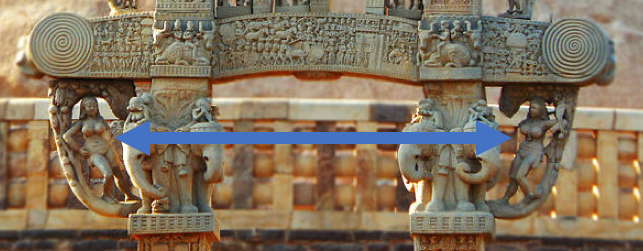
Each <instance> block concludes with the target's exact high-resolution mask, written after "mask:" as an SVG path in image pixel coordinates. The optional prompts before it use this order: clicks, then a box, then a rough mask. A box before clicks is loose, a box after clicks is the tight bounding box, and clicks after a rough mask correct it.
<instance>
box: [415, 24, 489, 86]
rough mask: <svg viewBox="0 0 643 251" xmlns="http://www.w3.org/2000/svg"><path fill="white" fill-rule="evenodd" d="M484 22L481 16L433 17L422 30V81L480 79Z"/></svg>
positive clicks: (420, 53)
mask: <svg viewBox="0 0 643 251" xmlns="http://www.w3.org/2000/svg"><path fill="white" fill-rule="evenodd" d="M482 31H483V25H482V21H481V20H480V19H477V18H471V17H469V18H458V19H448V18H430V19H425V20H423V21H422V26H421V28H420V30H419V31H418V36H419V49H418V55H417V61H418V66H419V67H420V78H419V79H420V80H477V79H480V78H482V72H481V69H480V68H479V66H480V63H481V60H482V58H481V56H480V49H481V48H482Z"/></svg>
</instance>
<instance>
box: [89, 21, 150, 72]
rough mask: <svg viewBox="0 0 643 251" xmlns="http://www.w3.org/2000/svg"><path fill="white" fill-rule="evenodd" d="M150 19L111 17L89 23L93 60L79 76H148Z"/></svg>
mask: <svg viewBox="0 0 643 251" xmlns="http://www.w3.org/2000/svg"><path fill="white" fill-rule="evenodd" d="M152 22H153V20H152V19H151V18H150V16H148V15H135V14H130V15H128V17H127V18H122V17H113V18H100V19H93V20H91V27H92V32H93V40H94V43H93V44H94V47H93V50H92V53H91V55H92V57H91V59H90V61H89V63H88V65H87V67H86V68H85V69H84V70H83V71H81V72H80V73H79V74H81V75H85V74H86V75H89V76H91V77H106V76H112V77H119V76H127V77H131V78H146V77H149V75H148V71H149V65H150V63H151V62H152V61H153V55H152V53H151V51H150V49H151V48H152V39H151V38H150V36H149V35H150V34H151V26H152Z"/></svg>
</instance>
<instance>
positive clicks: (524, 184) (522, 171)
mask: <svg viewBox="0 0 643 251" xmlns="http://www.w3.org/2000/svg"><path fill="white" fill-rule="evenodd" d="M530 158H531V157H527V158H526V159H525V161H523V162H522V163H521V164H520V168H519V169H518V173H517V174H516V180H517V181H518V185H519V186H520V190H522V193H523V194H525V196H532V194H531V188H530V186H529V180H527V174H529V171H531V164H532V163H531V161H530Z"/></svg>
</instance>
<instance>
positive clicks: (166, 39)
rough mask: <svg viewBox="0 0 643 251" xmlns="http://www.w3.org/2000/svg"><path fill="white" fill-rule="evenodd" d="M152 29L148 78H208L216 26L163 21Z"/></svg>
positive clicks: (201, 22) (206, 23)
mask: <svg viewBox="0 0 643 251" xmlns="http://www.w3.org/2000/svg"><path fill="white" fill-rule="evenodd" d="M155 26H160V27H162V28H156V27H155V28H154V42H153V45H154V53H153V55H154V65H153V66H152V67H151V71H150V75H151V76H178V77H180V76H183V77H209V76H210V69H211V67H210V66H211V65H213V64H214V65H216V62H214V61H213V46H214V36H215V33H216V25H215V23H214V22H212V21H209V22H206V21H186V22H181V21H180V20H176V21H174V22H169V21H163V22H160V23H157V24H156V25H155Z"/></svg>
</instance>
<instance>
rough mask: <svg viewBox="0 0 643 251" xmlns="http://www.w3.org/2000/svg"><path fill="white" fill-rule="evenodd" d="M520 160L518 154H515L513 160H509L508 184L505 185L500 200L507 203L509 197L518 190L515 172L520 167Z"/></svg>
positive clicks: (516, 172)
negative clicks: (503, 193) (505, 189)
mask: <svg viewBox="0 0 643 251" xmlns="http://www.w3.org/2000/svg"><path fill="white" fill-rule="evenodd" d="M520 162H522V158H520V155H516V157H515V158H514V160H513V162H511V169H510V170H509V186H508V187H507V191H506V192H505V195H504V196H503V197H502V200H503V201H504V202H506V203H509V199H510V198H511V197H513V196H514V195H516V193H517V192H518V180H517V174H518V169H519V168H520Z"/></svg>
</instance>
